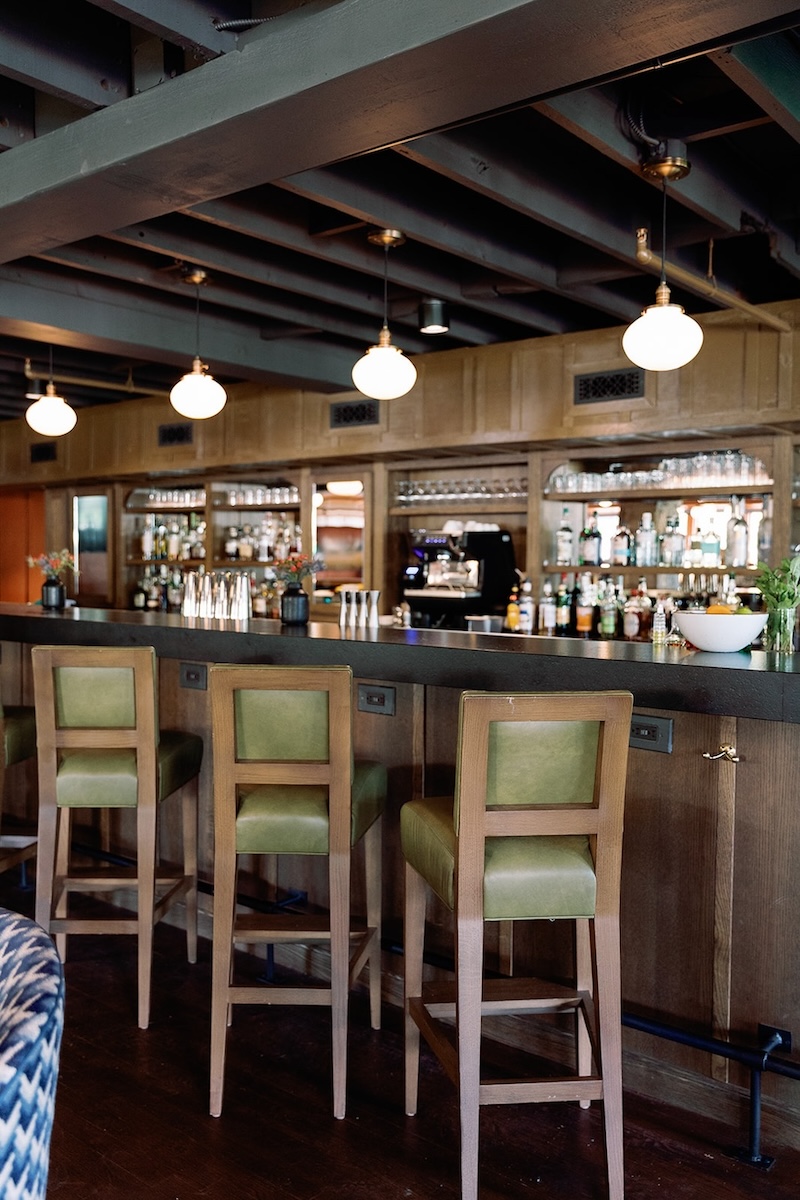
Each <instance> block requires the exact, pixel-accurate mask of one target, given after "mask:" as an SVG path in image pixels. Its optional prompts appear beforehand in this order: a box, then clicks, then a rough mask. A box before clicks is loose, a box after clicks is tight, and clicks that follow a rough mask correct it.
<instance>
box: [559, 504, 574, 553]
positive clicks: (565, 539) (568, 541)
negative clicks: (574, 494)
mask: <svg viewBox="0 0 800 1200" xmlns="http://www.w3.org/2000/svg"><path fill="white" fill-rule="evenodd" d="M573 553H574V549H573V537H572V526H571V525H570V523H569V509H568V508H566V507H565V508H564V509H563V510H562V513H561V524H560V526H559V527H558V530H557V531H556V566H559V567H571V566H572V563H573Z"/></svg>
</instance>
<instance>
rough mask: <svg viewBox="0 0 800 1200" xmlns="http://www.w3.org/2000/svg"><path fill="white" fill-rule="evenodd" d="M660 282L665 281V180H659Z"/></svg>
mask: <svg viewBox="0 0 800 1200" xmlns="http://www.w3.org/2000/svg"><path fill="white" fill-rule="evenodd" d="M661 282H662V283H666V282H667V181H666V179H664V178H662V180H661Z"/></svg>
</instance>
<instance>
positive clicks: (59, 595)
mask: <svg viewBox="0 0 800 1200" xmlns="http://www.w3.org/2000/svg"><path fill="white" fill-rule="evenodd" d="M66 602H67V589H66V588H65V587H64V585H63V583H62V582H61V580H60V579H59V578H58V576H57V575H49V576H48V577H47V579H45V581H44V583H43V584H42V608H46V609H48V610H49V611H50V612H60V610H61V609H62V608H63V607H64V605H65V604H66Z"/></svg>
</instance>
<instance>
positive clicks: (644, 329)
mask: <svg viewBox="0 0 800 1200" xmlns="http://www.w3.org/2000/svg"><path fill="white" fill-rule="evenodd" d="M702 344H703V330H702V329H701V328H700V326H699V325H698V324H697V321H695V320H693V318H692V317H688V316H687V315H686V313H685V312H684V311H683V309H682V308H681V306H680V304H670V302H669V288H668V287H667V286H666V284H663V283H662V284H659V286H658V289H657V291H656V302H655V304H651V305H650V306H649V307H648V308H646V309H645V310H644V312H643V313H642V315H641V316H640V317H637V319H636V320H635V321H634V322H633V324H632V325H629V326H628V328H627V329H626V330H625V333H624V334H623V337H622V349H623V350H624V351H625V353H626V354H627V356H628V358H629V359H630V360H631V362H632V363H635V364H636V366H637V367H643V368H644V370H645V371H674V370H675V369H676V368H677V367H684V366H685V365H686V363H688V362H691V361H692V359H693V358H694V357H695V355H696V354H697V353H698V351H699V350H700V347H701V346H702Z"/></svg>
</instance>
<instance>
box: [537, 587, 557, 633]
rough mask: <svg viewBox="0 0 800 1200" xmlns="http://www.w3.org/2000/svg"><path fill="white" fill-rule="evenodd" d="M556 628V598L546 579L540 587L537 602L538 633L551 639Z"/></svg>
mask: <svg viewBox="0 0 800 1200" xmlns="http://www.w3.org/2000/svg"><path fill="white" fill-rule="evenodd" d="M555 628H556V598H555V596H554V595H553V585H552V583H551V582H550V580H549V579H548V580H547V581H546V583H545V584H544V586H543V587H542V595H541V598H540V600H539V623H538V630H539V633H541V634H544V635H545V637H552V636H553V634H554V633H555Z"/></svg>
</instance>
